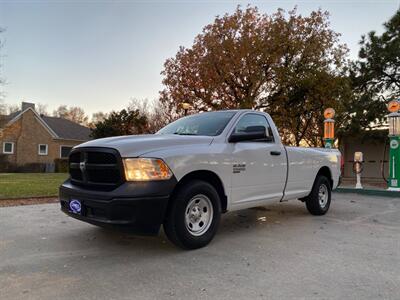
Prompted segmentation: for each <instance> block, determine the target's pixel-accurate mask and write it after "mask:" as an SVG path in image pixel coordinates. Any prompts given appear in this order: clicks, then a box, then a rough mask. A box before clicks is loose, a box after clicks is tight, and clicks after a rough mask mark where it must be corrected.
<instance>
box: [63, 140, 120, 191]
mask: <svg viewBox="0 0 400 300" xmlns="http://www.w3.org/2000/svg"><path fill="white" fill-rule="evenodd" d="M122 170H123V169H122V160H121V157H120V155H119V153H118V151H116V150H114V149H111V148H78V149H75V150H73V151H72V152H71V154H70V156H69V173H70V176H71V182H72V183H73V184H76V185H79V186H82V187H85V188H88V189H98V190H113V189H115V188H116V187H117V186H119V185H120V184H121V183H122V182H123V181H124V177H123V171H122Z"/></svg>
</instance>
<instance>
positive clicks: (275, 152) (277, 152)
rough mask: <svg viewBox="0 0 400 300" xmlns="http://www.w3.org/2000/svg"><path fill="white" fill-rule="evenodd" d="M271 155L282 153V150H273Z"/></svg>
mask: <svg viewBox="0 0 400 300" xmlns="http://www.w3.org/2000/svg"><path fill="white" fill-rule="evenodd" d="M270 154H271V155H281V151H271V152H270Z"/></svg>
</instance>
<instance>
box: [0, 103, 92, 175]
mask: <svg viewBox="0 0 400 300" xmlns="http://www.w3.org/2000/svg"><path fill="white" fill-rule="evenodd" d="M89 134H90V129H89V128H87V127H84V126H81V125H79V124H77V123H74V122H72V121H69V120H67V119H63V118H56V117H49V116H44V115H39V113H38V112H37V111H36V110H35V104H33V103H27V102H22V107H21V111H18V112H15V113H12V114H10V115H5V116H4V115H3V116H0V147H1V148H0V172H1V171H3V172H4V171H15V170H21V171H53V170H54V162H55V160H56V159H59V158H67V157H68V154H69V152H70V151H71V149H72V147H73V146H75V145H78V144H81V143H83V142H85V141H87V140H89V139H90V137H89Z"/></svg>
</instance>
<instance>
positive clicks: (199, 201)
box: [164, 180, 221, 249]
mask: <svg viewBox="0 0 400 300" xmlns="http://www.w3.org/2000/svg"><path fill="white" fill-rule="evenodd" d="M171 201H172V203H171V205H170V207H169V209H168V214H167V218H166V220H165V222H164V231H165V233H166V235H167V237H168V238H169V239H170V241H171V242H173V243H174V244H175V245H177V246H179V247H181V248H184V249H196V248H201V247H204V246H206V245H207V244H208V243H209V242H210V241H211V240H212V239H213V237H214V235H215V233H216V232H217V229H218V225H219V221H220V218H221V202H220V198H219V195H218V193H217V191H216V190H215V188H214V187H213V186H212V185H210V184H209V183H207V182H204V181H200V180H193V181H190V182H188V183H186V184H185V185H183V186H181V187H180V188H179V189H178V191H177V192H176V193H175V194H174V199H171Z"/></svg>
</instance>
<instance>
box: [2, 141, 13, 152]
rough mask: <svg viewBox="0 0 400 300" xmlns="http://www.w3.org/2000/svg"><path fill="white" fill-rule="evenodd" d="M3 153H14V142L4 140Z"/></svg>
mask: <svg viewBox="0 0 400 300" xmlns="http://www.w3.org/2000/svg"><path fill="white" fill-rule="evenodd" d="M3 153H4V154H13V153H14V143H12V142H4V143H3Z"/></svg>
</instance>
